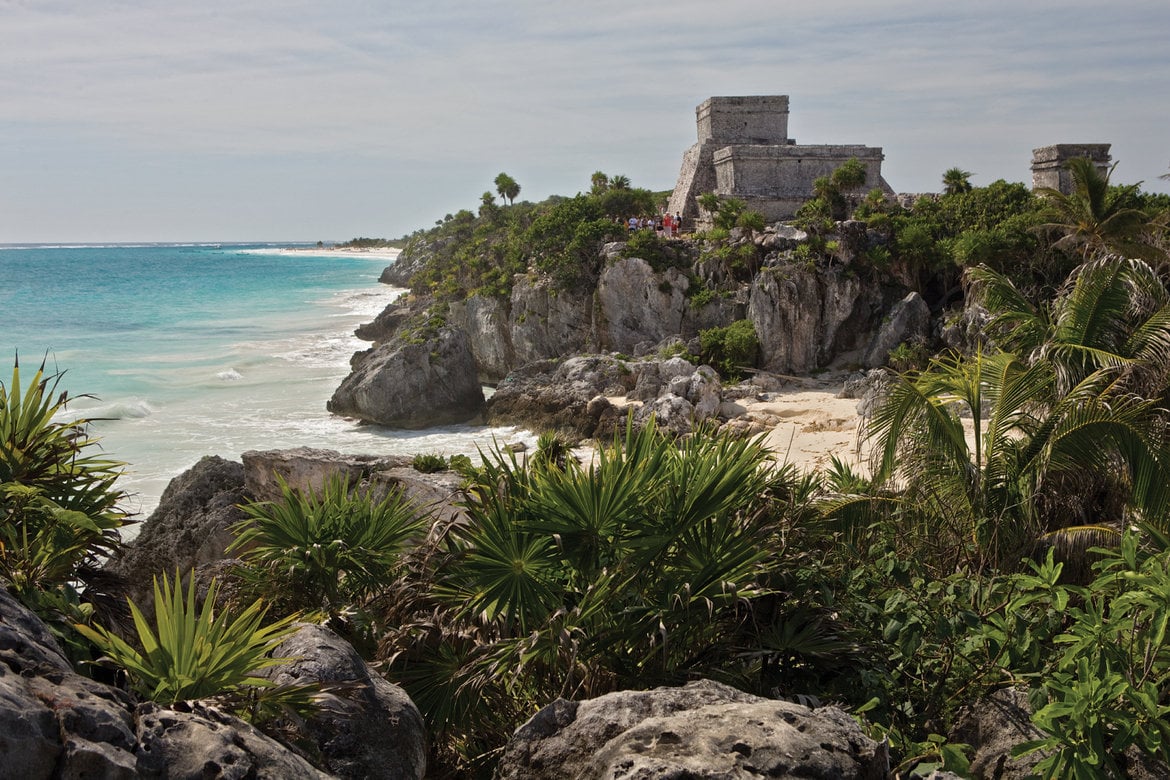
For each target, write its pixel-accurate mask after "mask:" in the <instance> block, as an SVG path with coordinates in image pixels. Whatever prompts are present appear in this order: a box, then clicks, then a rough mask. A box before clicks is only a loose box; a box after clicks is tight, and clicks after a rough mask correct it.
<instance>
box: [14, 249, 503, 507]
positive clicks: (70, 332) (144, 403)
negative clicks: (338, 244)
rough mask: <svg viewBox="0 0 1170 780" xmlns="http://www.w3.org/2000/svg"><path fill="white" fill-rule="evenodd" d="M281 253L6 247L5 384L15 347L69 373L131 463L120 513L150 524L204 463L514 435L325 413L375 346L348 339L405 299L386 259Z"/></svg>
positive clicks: (114, 448)
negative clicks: (269, 452)
mask: <svg viewBox="0 0 1170 780" xmlns="http://www.w3.org/2000/svg"><path fill="white" fill-rule="evenodd" d="M288 246H289V245H287V244H282V245H275V244H241V245H226V244H225V245H210V244H148V245H130V244H120V245H106V246H47V245H37V246H27V245H20V246H11V245H9V246H4V245H0V318H2V319H0V382H4V383H5V385H7V384H8V382H9V381H10V379H11V376H12V361H13V358H14V356H15V355H16V354H17V352H18V351H19V355H20V364H21V373H22V377H24V378H25V379H26V380H27V378H28V377H31V376H32V373H33V371H35V369H36V368H37V366H39V365H40V363H41V361H42V360H45V361H46V363H47V366H46V367H47V368H48V369H50V370H55V371H64V372H65V374H64V379H63V380H62V385H61V387H62V388H63V389H66V390H68V391H69V394H70V395H71V396H81V395H83V394H86V395H89V396H92V397H89V398H81V397H79V398H77V399H76V400H75V401H73V402H71V403H70V406H69V410H70V412H75V413H76V414H78V415H83V416H86V417H96V418H102V419H100V420H98V421H96V422H94V424H93V432H94V433H95V434H96V435H97V436H98V437H99V438H100V439H101V445H102V447H103V449H104V451H105V453H106V454H107V455H109V456H110V457H112V458H115V459H117V460H120V461H123V462H125V463H127V464H128V465H127V467H126V473H125V475H124V476H123V478H122V480H121V482H120V485H121V487H122V489H123V490H126V491H127V492H128V493H130V494H131V495H130V498H129V499H128V504H127V508H128V509H130V510H131V511H134V512H137V513H140V518H144V517H145V516H146V515H148V514H149V512H151V511H152V510H153V509H154V507H155V506H156V505H157V504H158V500H159V497H160V496H161V494H162V491H163V489H164V488H165V487H166V485H167V483H168V482H169V481H170V479H171V478H172V477H174V476H176V475H177V474H179V473H181V472H182V471H183V470H185V469H187V468H188V467H190V466H191V465H192V464H194V463H195V462H196V461H197V460H198V459H199V458H200V457H202V456H203V455H212V454H214V455H221V456H223V457H226V458H231V459H238V458H239V456H240V454H241V453H242V452H245V451H247V450H250V449H277V448H284V447H294V446H311V447H324V448H329V449H335V450H340V451H343V452H349V453H373V454H395V453H416V452H441V453H444V454H454V453H457V452H466V453H469V454H470V453H474V452H475V448H476V446H477V445H490V443H491V441H492V437H493V436H495V437H501V438H505V439H508V438H511V437H515V436H521V437H523V436H524V434H522V433H521V432H516V431H513V430H512V429H494V430H493V429H483V428H477V427H472V426H451V427H445V428H436V429H431V430H427V431H399V430H390V429H384V428H380V427H377V426H363V425H359V424H357V423H356V422H355V421H353V420H347V419H344V418H340V417H335V416H333V415H331V414H329V413H328V412H327V411H325V402H326V400H328V398H329V397H330V395H332V393H333V390H334V389H335V388H336V387H337V385H338V384H339V383H340V382H341V380H342V379H343V378H344V377H345V376H346V374H347V373H348V372H349V358H350V356H351V355H352V354H353V353H354V352H355V351H356V350H359V349H365V348H367V347H368V346H369V344H368V343H366V342H363V341H360V340H358V339H357V338H355V337H354V336H353V330H354V328H355V327H356V326H357V325H359V324H360V323H363V322H368V321H370V320H372V319H373V318H374V316H375V315H376V314H377V313H378V312H380V311H381V310H382V309H383V308H384V307H385V306H386V305H387V304H388V303H390V302H391V301H392V300H393V299H394V298H396V297H397V296H398V295H399V294H400V293H401V292H402V290H397V289H394V288H391V287H388V286H386V285H382V284H380V283H379V282H378V276H379V275H380V274H381V272H382V269H383V268H385V267H386V266H387V265H388V264H389V263H390V262H392V261H391V260H390V259H388V258H386V257H384V256H383V257H371V256H364V255H361V254H344V253H339V252H328V251H315V250H314V249H312V248H311V247H300V248H299V249H298V251H288V250H287V249H286V247H288Z"/></svg>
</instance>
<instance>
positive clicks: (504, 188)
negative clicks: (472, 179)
mask: <svg viewBox="0 0 1170 780" xmlns="http://www.w3.org/2000/svg"><path fill="white" fill-rule="evenodd" d="M495 184H496V192H498V193H499V194H500V197H501V198H504V199H506V200H507V201H508V205H509V206H510V205H512V204H513V203H514V202H515V201H516V196H517V195H519V194H520V185H519V184H517V183H516V180H515V179H513V178H512V177H511V176H509V175H508V174H506V173H501V174H500V175H498V176H496V181H495Z"/></svg>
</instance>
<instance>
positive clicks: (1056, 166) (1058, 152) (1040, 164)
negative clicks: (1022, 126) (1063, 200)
mask: <svg viewBox="0 0 1170 780" xmlns="http://www.w3.org/2000/svg"><path fill="white" fill-rule="evenodd" d="M1109 147H1110V144H1054V145H1052V146H1041V147H1040V148H1039V149H1033V150H1032V189H1038V188H1040V187H1047V188H1049V189H1053V190H1056V191H1057V192H1063V193H1064V194H1065V195H1071V194H1072V191H1073V189H1074V184H1073V180H1072V173H1071V172H1070V171H1069V169H1068V168H1067V167H1066V163H1067V162H1068V161H1069V160H1071V159H1072V158H1074V157H1087V158H1088V159H1090V160H1092V162H1093V166H1094V167H1095V168H1096V169H1097V170H1098V171H1099V172H1100V174H1101V175H1102V176H1108V175H1109V161H1110V159H1111V156H1110V154H1109Z"/></svg>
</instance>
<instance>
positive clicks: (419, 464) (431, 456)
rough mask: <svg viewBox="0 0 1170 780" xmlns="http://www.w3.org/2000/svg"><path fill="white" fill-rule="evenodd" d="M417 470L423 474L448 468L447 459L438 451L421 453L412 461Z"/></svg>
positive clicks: (412, 465)
mask: <svg viewBox="0 0 1170 780" xmlns="http://www.w3.org/2000/svg"><path fill="white" fill-rule="evenodd" d="M410 465H411V467H412V468H414V470H415V471H418V472H421V473H423V474H434V473H436V472H439V471H445V470H446V469H447V459H446V458H445V457H443V456H442V455H439V454H438V453H433V452H431V453H419V454H418V455H415V456H414V458H413V459H412V460H411V461H410Z"/></svg>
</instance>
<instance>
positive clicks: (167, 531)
mask: <svg viewBox="0 0 1170 780" xmlns="http://www.w3.org/2000/svg"><path fill="white" fill-rule="evenodd" d="M250 499H251V495H250V494H249V492H248V491H247V490H246V489H245V487H244V467H243V466H241V465H240V464H239V463H236V462H234V461H230V460H224V459H223V458H220V457H218V456H215V455H209V456H207V457H204V458H202V459H201V460H200V461H199V462H198V463H196V464H195V465H194V466H192V467H191V468H190V469H188V470H187V471H184V472H183V473H182V474H180V475H179V476H177V477H175V478H174V479H172V480H171V482H170V484H168V485H167V488H166V490H165V491H163V495H162V499H161V500H160V501H159V505H158V508H157V509H155V511H154V513H153V514H151V516H150V517H149V518H148V519H147V520H146V522H144V523H143V524H142V529H141V531H140V532H139V534H138V536H137V538H135V539H134V540H133V541H131V542H129V543H128V544H127V546H126V547H125V548H124V549H122V550H120V551H119V552H118V553H116V554H115V556H114V557H113V558H112V559H111V561H110V563H109V564H108V567H107V568H109V569H110V570H111V571H112V572H114V573H115V574H117V575H119V576H121V577H122V578H123V579H124V580H125V581H126V583H127V587H128V593H127V594H128V595H129V596H130V597H131V598H133V599H134V601H135V603H137V604H139V605H147V604H150V603H151V602H152V600H153V578H154V577H155V576H156V575H159V574H163V573H166V574H169V575H173V574H174V572H175V570H176V569H177V570H178V571H179V572H180V573H181V574H182V575H184V576H185V575H186V574H187V572H189V571H191V570H192V569H193V568H195V567H197V566H199V565H202V564H205V563H210V562H212V561H215V560H218V559H220V558H223V557H224V555H225V550H226V549H227V547H228V545H229V544H231V542H232V539H233V536H232V533H231V531H230V530H229V529H230V528H231V526H232V525H234V524H235V523H237V522H239V521H240V520H243V519H244V517H245V515H244V513H243V512H242V511H241V510H240V508H239V504H242V503H245V502H246V501H248V500H250Z"/></svg>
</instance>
